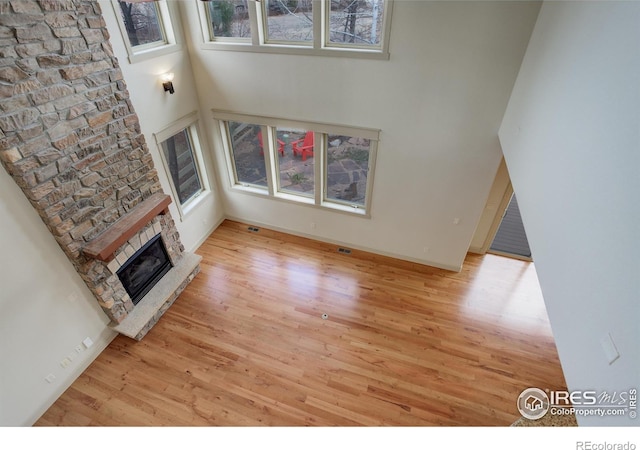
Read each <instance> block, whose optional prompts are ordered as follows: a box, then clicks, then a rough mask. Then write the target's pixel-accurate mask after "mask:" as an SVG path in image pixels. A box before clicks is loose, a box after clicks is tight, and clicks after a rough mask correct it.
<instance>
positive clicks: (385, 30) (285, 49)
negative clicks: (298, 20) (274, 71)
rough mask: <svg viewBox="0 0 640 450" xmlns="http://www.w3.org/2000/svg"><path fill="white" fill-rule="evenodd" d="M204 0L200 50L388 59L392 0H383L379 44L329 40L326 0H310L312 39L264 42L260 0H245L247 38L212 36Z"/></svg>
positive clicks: (200, 2)
mask: <svg viewBox="0 0 640 450" xmlns="http://www.w3.org/2000/svg"><path fill="white" fill-rule="evenodd" d="M204 3H206V2H203V1H198V2H197V7H198V15H199V17H200V29H201V32H202V44H201V48H202V49H203V50H223V51H241V52H256V53H280V54H289V55H316V56H338V57H347V58H363V59H383V60H388V59H389V36H390V34H391V16H392V12H393V3H394V0H384V17H383V24H382V38H381V41H380V46H365V45H355V44H337V43H330V42H329V8H330V0H313V41H312V42H311V43H306V42H294V41H286V42H284V41H274V42H267V41H266V38H267V35H266V33H267V30H266V27H267V25H266V14H265V12H264V6H263V3H264V2H261V1H258V0H249V2H248V5H247V6H248V8H249V11H248V12H249V21H250V23H251V39H244V38H224V37H219V38H218V37H213V36H211V33H210V27H209V18H208V13H207V7H206V5H205V4H204Z"/></svg>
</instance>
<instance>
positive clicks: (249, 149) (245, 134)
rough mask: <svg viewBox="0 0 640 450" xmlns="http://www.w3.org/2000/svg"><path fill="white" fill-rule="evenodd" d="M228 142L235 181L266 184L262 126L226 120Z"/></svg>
mask: <svg viewBox="0 0 640 450" xmlns="http://www.w3.org/2000/svg"><path fill="white" fill-rule="evenodd" d="M227 132H228V142H229V149H230V151H231V156H232V158H233V167H234V170H235V181H236V182H237V183H240V184H243V185H245V186H262V187H266V186H267V167H266V165H265V162H264V138H263V137H262V127H261V126H260V125H253V124H249V123H242V122H234V121H229V122H227Z"/></svg>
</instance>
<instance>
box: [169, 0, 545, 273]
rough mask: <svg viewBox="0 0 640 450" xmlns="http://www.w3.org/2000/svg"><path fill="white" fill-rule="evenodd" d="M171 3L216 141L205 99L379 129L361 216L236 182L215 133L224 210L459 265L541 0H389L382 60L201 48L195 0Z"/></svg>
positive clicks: (496, 157) (232, 107) (492, 169)
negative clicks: (367, 208) (386, 55)
mask: <svg viewBox="0 0 640 450" xmlns="http://www.w3.org/2000/svg"><path fill="white" fill-rule="evenodd" d="M181 7H182V11H183V12H184V18H185V27H184V28H185V31H186V35H187V39H189V40H190V50H191V60H192V64H193V67H194V74H195V79H196V82H197V85H198V92H199V95H200V102H201V105H202V106H203V108H202V109H203V110H204V111H207V120H208V122H207V123H208V124H209V128H210V133H211V139H212V140H213V141H214V142H215V139H216V136H215V134H214V126H213V122H212V120H211V118H210V113H209V111H210V110H211V109H223V110H229V111H233V112H242V113H249V114H256V115H266V116H274V117H282V118H291V119H302V120H308V121H318V122H329V123H336V124H345V125H353V126H362V127H367V128H378V129H380V130H382V132H381V139H380V143H379V146H378V158H377V163H376V173H375V184H374V190H373V197H372V199H373V203H372V207H371V215H372V217H371V219H366V218H361V217H351V216H348V215H345V214H342V213H337V212H331V211H326V210H320V209H316V208H312V207H307V206H300V205H298V204H291V203H284V202H281V201H275V200H272V199H265V198H259V197H256V196H252V195H247V194H243V193H238V192H236V191H232V190H230V182H229V180H228V175H227V169H226V162H225V158H224V155H223V151H222V148H221V146H220V145H219V143H218V145H215V146H214V149H213V150H214V152H215V161H216V168H217V173H218V177H219V179H220V182H221V185H222V187H223V192H222V196H223V201H224V203H225V211H226V214H227V215H229V216H231V217H235V218H238V219H241V220H243V221H246V222H248V223H253V224H262V225H264V226H269V227H273V228H276V229H282V230H285V231H288V232H291V233H294V234H302V235H307V236H311V237H315V238H318V239H320V240H325V241H331V242H339V243H343V244H346V245H349V246H352V247H355V248H361V249H369V250H373V251H375V252H378V253H382V254H388V255H392V256H397V257H399V258H403V259H407V260H415V261H418V262H422V263H426V264H430V265H435V266H439V267H445V268H449V269H452V270H459V269H460V267H461V264H462V262H463V260H464V257H465V255H466V252H467V249H468V247H469V243H470V242H471V238H472V236H473V232H474V230H475V228H476V224H477V222H478V220H479V217H480V214H481V213H482V210H483V208H484V205H485V202H486V199H487V196H488V193H489V190H490V188H491V184H492V182H493V177H494V175H495V173H496V169H497V167H498V164H499V162H500V158H501V155H502V154H501V149H500V146H499V143H498V138H497V131H498V127H499V125H500V122H501V120H502V116H503V113H504V109H505V107H506V104H507V101H508V98H509V93H510V92H511V89H512V87H513V83H514V81H515V78H516V75H517V72H518V69H519V67H520V63H521V61H522V57H523V55H524V52H525V49H526V45H527V42H528V39H529V36H530V33H531V30H532V29H533V25H534V23H535V20H536V16H537V12H538V9H539V3H528V2H519V1H518V2H504V1H496V2H457V1H456V2H430V1H402V0H401V1H397V2H395V6H394V10H393V21H392V27H391V28H392V31H391V40H390V52H391V59H390V60H389V61H374V60H361V59H351V58H338V57H319V56H293V55H281V54H257V53H241V52H224V51H212V50H203V49H202V48H201V45H200V44H201V42H202V37H201V36H202V33H201V30H200V22H199V19H198V14H197V8H196V3H195V2H184V3H181ZM454 218H459V219H460V224H459V225H454V224H453V221H454ZM311 222H314V223H316V225H317V226H316V229H315V230H311V227H310V225H311ZM424 247H429V251H428V252H427V253H425V252H424V251H423V248H424Z"/></svg>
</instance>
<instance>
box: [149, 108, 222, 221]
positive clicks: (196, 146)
mask: <svg viewBox="0 0 640 450" xmlns="http://www.w3.org/2000/svg"><path fill="white" fill-rule="evenodd" d="M183 130H187V133H188V135H189V139H190V142H191V152H192V157H193V163H194V165H195V168H196V171H197V172H198V178H199V179H200V185H201V189H200V192H198V193H196V194H195V195H193V196H192V197H191V198H189V199H188V200H187V201H186V202H185V203H184V204H181V203H180V197H179V196H178V191H177V189H176V187H175V186H174V184H173V177H172V176H171V170H170V169H169V162H168V161H167V159H166V158H165V155H164V150H163V148H162V143H163V142H164V141H166V140H167V139H169V138H170V137H172V136H174V135H176V134H178V133H180V132H181V131H183ZM153 137H154V139H155V141H156V147H157V149H158V153H160V158H161V159H162V165H163V167H164V171H165V175H166V177H167V179H168V180H169V185H170V186H171V194H172V197H173V203H174V204H175V205H176V207H177V208H178V212H179V213H180V220H181V221H182V220H184V219H185V218H186V217H187V215H188V214H189V213H190V212H191V211H193V209H194V208H196V206H197V205H198V204H200V203H201V202H202V200H203V199H204V198H206V197H207V196H208V195H209V194H210V192H211V185H210V183H209V177H208V176H207V170H206V167H205V164H204V158H203V154H202V145H201V143H200V127H199V119H198V112H197V111H194V112H192V113H190V114H188V115H187V116H184V117H182V118H180V119H178V120H177V121H175V122H173V123H172V124H170V125H169V126H167V127H165V128H163V129H162V130H160V131H158V132H157V133H154V134H153Z"/></svg>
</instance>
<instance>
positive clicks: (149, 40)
mask: <svg viewBox="0 0 640 450" xmlns="http://www.w3.org/2000/svg"><path fill="white" fill-rule="evenodd" d="M118 3H119V4H120V12H121V13H122V20H123V22H124V26H125V28H126V30H127V36H128V38H129V43H130V44H131V47H138V46H142V45H147V44H154V43H160V44H164V43H165V42H166V39H165V37H164V33H163V31H162V25H161V20H160V14H159V13H158V7H157V5H156V2H135V3H129V2H125V1H123V0H118Z"/></svg>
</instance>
